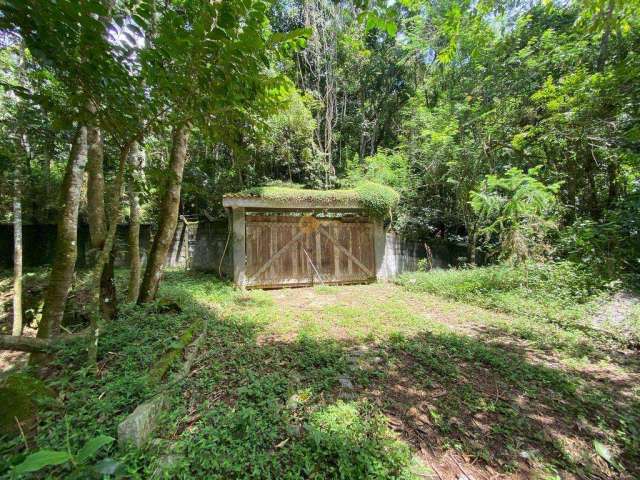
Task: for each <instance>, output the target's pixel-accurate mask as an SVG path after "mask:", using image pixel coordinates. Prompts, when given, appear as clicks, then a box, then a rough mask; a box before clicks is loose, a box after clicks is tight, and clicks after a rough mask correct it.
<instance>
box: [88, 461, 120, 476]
mask: <svg viewBox="0 0 640 480" xmlns="http://www.w3.org/2000/svg"><path fill="white" fill-rule="evenodd" d="M122 467H123V464H122V462H119V461H117V460H114V459H113V458H105V459H104V460H101V461H99V462H98V463H96V464H95V466H94V467H93V470H94V471H95V472H96V473H97V474H99V475H115V474H116V473H118V472H119V471H120V470H122Z"/></svg>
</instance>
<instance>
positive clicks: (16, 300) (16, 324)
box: [11, 160, 22, 336]
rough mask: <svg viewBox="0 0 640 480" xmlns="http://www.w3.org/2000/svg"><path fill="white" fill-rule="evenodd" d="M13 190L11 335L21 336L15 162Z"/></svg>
mask: <svg viewBox="0 0 640 480" xmlns="http://www.w3.org/2000/svg"><path fill="white" fill-rule="evenodd" d="M15 176H16V177H15V179H14V190H13V328H12V330H11V334H12V335H14V336H19V335H22V198H21V197H22V192H21V188H20V164H19V163H18V161H17V160H16V169H15Z"/></svg>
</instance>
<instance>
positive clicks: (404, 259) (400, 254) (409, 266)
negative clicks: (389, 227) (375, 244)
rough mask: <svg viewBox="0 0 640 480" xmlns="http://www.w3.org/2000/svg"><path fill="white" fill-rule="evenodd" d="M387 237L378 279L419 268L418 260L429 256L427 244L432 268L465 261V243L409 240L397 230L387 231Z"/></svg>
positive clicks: (389, 278)
mask: <svg viewBox="0 0 640 480" xmlns="http://www.w3.org/2000/svg"><path fill="white" fill-rule="evenodd" d="M385 237H386V238H385V245H384V255H383V258H382V265H381V266H380V267H379V269H378V279H381V280H391V279H393V278H394V277H396V276H398V275H400V274H402V273H404V272H415V271H416V270H418V262H419V261H420V260H421V259H427V258H428V257H429V255H428V253H427V248H426V247H425V245H427V246H428V247H429V249H430V250H431V267H432V268H450V267H454V266H458V265H460V264H461V263H463V261H464V258H463V257H464V255H466V248H465V247H464V246H463V245H456V244H452V243H445V242H434V241H432V240H426V241H423V242H419V241H415V240H408V239H405V238H403V237H401V236H400V235H397V234H396V233H395V232H387V233H386V236H385Z"/></svg>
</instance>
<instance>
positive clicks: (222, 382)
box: [2, 266, 640, 479]
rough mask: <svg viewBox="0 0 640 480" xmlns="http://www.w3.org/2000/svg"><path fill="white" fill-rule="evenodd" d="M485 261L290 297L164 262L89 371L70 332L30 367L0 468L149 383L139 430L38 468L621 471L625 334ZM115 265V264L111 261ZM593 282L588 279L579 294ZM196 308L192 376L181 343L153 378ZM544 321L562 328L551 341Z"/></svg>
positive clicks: (48, 445)
mask: <svg viewBox="0 0 640 480" xmlns="http://www.w3.org/2000/svg"><path fill="white" fill-rule="evenodd" d="M545 268H547V269H551V268H552V267H549V266H547V267H545ZM558 268H559V269H562V268H567V267H566V266H560V267H558ZM492 269H495V267H491V268H489V269H477V271H474V272H472V273H471V274H470V273H469V272H467V271H460V272H451V273H448V275H449V280H454V279H455V275H456V274H458V275H461V277H462V279H463V280H464V283H465V285H466V287H465V288H466V289H467V290H466V291H465V293H464V295H466V297H464V299H462V297H460V299H458V300H453V299H451V293H450V292H448V291H446V290H443V291H442V292H439V291H438V288H437V285H448V284H449V283H450V282H448V283H442V282H441V279H440V278H439V276H441V275H442V274H441V273H440V272H433V273H421V274H413V275H410V276H406V277H403V278H402V280H401V283H402V285H393V284H374V285H361V286H350V287H322V286H320V287H315V288H305V289H299V290H295V293H296V295H291V293H290V292H291V291H287V290H282V291H271V292H269V291H249V292H241V291H237V290H235V289H234V288H233V287H232V286H231V285H229V284H226V283H223V282H220V281H218V280H216V279H215V278H214V277H212V276H211V275H205V274H188V273H185V272H169V273H168V274H167V278H166V279H165V282H164V283H163V285H164V286H163V287H162V290H161V296H160V298H161V300H160V301H158V302H156V303H153V304H149V305H146V306H134V305H131V304H129V305H125V306H123V307H122V312H121V315H120V316H119V318H118V319H117V320H116V321H115V322H114V323H113V324H111V325H109V327H108V328H110V329H111V328H113V329H114V331H113V332H111V331H110V332H109V335H105V339H104V342H102V343H101V345H100V348H99V355H98V375H97V377H93V376H92V375H87V372H86V370H83V368H84V367H83V366H84V360H85V358H86V352H85V350H84V345H83V344H79V345H78V344H70V345H68V346H67V347H65V349H63V350H62V351H60V352H59V353H60V355H59V356H58V357H57V360H55V363H54V364H53V365H52V366H51V372H52V374H51V375H50V377H49V379H48V380H47V381H46V386H47V388H50V389H51V390H52V391H53V392H55V394H54V396H53V399H52V400H51V401H50V402H49V405H48V408H43V409H42V410H41V413H40V414H39V416H38V420H37V422H36V423H35V424H32V425H31V426H25V429H26V432H25V437H22V436H21V435H20V434H19V433H16V434H14V436H11V437H4V440H3V447H2V449H3V450H2V452H3V453H2V458H3V465H2V469H3V470H4V471H5V475H7V476H9V477H10V476H11V475H12V473H11V472H12V468H15V466H16V465H18V464H20V463H21V462H23V461H24V459H25V456H26V454H27V453H28V452H27V450H26V446H27V445H29V448H30V450H29V452H34V451H37V450H38V449H50V450H61V451H63V452H65V451H69V452H72V453H74V454H75V452H78V451H79V450H80V449H81V448H82V447H83V446H84V444H85V443H86V442H87V441H89V440H91V439H92V438H96V437H99V436H100V435H103V436H108V437H112V438H115V437H117V433H116V426H117V423H118V422H119V421H120V420H122V419H123V418H124V417H126V415H128V414H129V413H131V411H132V410H133V408H135V406H136V405H137V404H139V403H140V402H141V401H143V400H145V399H148V398H150V397H151V396H152V395H153V394H155V393H157V392H159V391H164V392H166V393H167V394H168V398H169V401H170V408H168V410H167V412H166V413H165V414H164V415H163V417H162V422H161V428H160V429H159V431H158V432H157V433H156V435H157V437H158V438H157V439H156V440H155V441H154V442H152V443H151V444H150V445H149V446H148V447H146V448H145V449H142V450H138V449H135V448H131V447H128V448H122V447H118V446H117V445H116V444H115V443H113V444H108V445H105V446H104V447H102V448H101V449H100V450H98V452H97V453H96V455H95V457H93V458H92V459H91V461H88V462H87V463H84V464H73V463H66V464H62V465H58V466H52V467H47V468H46V469H45V470H43V472H44V473H46V474H47V475H49V476H53V477H66V478H73V477H77V478H86V476H87V475H96V472H97V471H102V472H105V471H111V472H116V471H117V472H119V474H121V475H126V476H129V477H132V478H147V477H149V476H150V475H152V474H154V472H156V473H157V470H158V468H159V465H163V466H164V467H163V468H164V469H165V470H163V471H165V472H166V475H168V476H169V477H172V478H193V477H199V476H207V477H208V478H230V477H233V478H300V477H301V476H302V477H306V478H425V477H426V478H438V475H443V478H456V475H460V474H461V471H466V472H467V473H468V474H471V475H474V476H476V478H489V477H490V476H491V475H494V474H497V473H501V474H504V475H507V476H509V475H513V476H517V475H520V476H525V477H528V478H549V479H550V478H556V476H558V475H560V476H565V477H566V476H567V475H575V476H576V477H579V478H595V477H598V476H600V477H602V478H604V477H609V478H610V477H615V476H617V477H619V478H633V476H634V475H635V474H637V473H638V472H637V470H636V468H637V462H636V461H635V460H636V459H637V456H638V448H639V445H638V443H637V438H638V437H637V432H638V425H639V423H638V422H639V414H640V410H639V406H640V404H639V395H640V392H638V388H637V379H638V372H639V368H638V362H637V356H636V355H635V353H633V350H630V347H629V346H628V345H626V346H625V345H623V344H622V343H615V342H611V341H606V340H599V339H598V337H597V336H595V335H592V334H591V333H590V332H589V331H587V330H585V329H583V330H580V329H576V328H575V325H576V322H578V323H579V322H580V321H581V322H584V323H585V324H586V318H587V316H588V315H589V312H590V310H589V309H587V310H584V311H583V312H582V314H583V315H584V316H583V317H579V318H578V317H577V315H578V314H577V313H573V314H572V316H571V317H570V319H569V321H566V322H565V320H566V319H565V318H562V317H552V318H546V319H545V317H542V316H535V315H529V314H527V312H526V310H524V307H523V306H522V305H525V306H526V305H529V306H532V305H534V304H535V302H533V301H530V303H529V304H527V300H531V299H530V298H528V297H530V296H531V292H530V291H524V290H521V288H522V287H521V286H520V285H519V283H518V281H517V280H514V278H516V279H520V280H521V279H522V277H521V275H522V272H521V271H516V272H508V271H507V270H505V271H503V272H501V273H500V275H501V277H500V278H502V276H504V277H506V278H507V279H511V280H510V281H511V283H510V284H509V285H507V284H506V282H507V280H505V279H503V280H501V281H500V282H495V281H494V283H493V284H490V283H487V279H489V278H491V276H492V275H494V274H495V272H492ZM472 274H475V275H477V276H478V277H479V278H480V279H482V280H483V281H476V283H475V284H474V285H475V287H473V288H478V286H484V288H485V290H484V293H486V292H487V291H489V290H491V289H494V290H495V289H496V288H497V287H496V284H497V285H500V289H501V291H502V293H503V294H504V295H507V293H509V295H510V297H509V298H514V297H520V304H519V306H518V309H517V310H516V309H514V310H512V311H509V312H507V311H506V310H507V309H505V308H501V307H500V304H497V303H496V305H498V307H491V308H488V309H487V308H483V307H480V306H477V304H478V302H477V301H474V298H473V296H472V295H473V294H474V292H473V288H472V287H469V283H470V282H471V281H472V278H471V277H470V275H472ZM429 275H433V279H432V280H429ZM536 275H538V277H537V280H535V278H536ZM116 276H117V278H120V279H121V280H120V281H122V282H126V272H117V275H116ZM412 278H414V279H415V280H416V282H415V283H413V282H411V279H412ZM530 278H531V279H533V280H532V283H531V284H529V288H531V289H534V290H538V291H542V292H547V293H546V294H547V295H551V293H549V292H551V291H553V290H552V288H551V285H550V284H548V283H545V279H546V280H549V281H551V282H553V280H554V278H555V277H554V276H553V273H551V272H549V271H547V272H546V273H545V274H543V273H540V272H538V274H535V273H534V274H532V275H531V277H530ZM476 280H477V279H476ZM425 284H429V285H431V286H430V287H429V288H430V290H428V293H425V291H426V289H423V285H425ZM418 285H420V287H418ZM434 285H435V286H434ZM533 285H537V287H535V288H534V287H533ZM574 286H575V285H574ZM418 288H419V289H420V290H421V291H416V290H417V289H418ZM567 288H573V286H571V287H567ZM601 292H602V291H601V290H600V289H599V288H597V289H594V290H593V292H592V293H590V294H585V295H584V304H585V305H587V304H589V303H590V302H591V301H594V302H595V301H596V299H598V300H601V298H600V297H601V295H603V294H602V293H601ZM475 294H476V295H480V293H479V292H475ZM539 294H540V292H538V293H537V295H539ZM534 295H536V293H534ZM558 296H560V297H561V296H562V294H559V295H558ZM539 300H540V298H538V301H539ZM474 303H475V304H476V305H474ZM496 308H499V309H500V310H502V311H501V312H500V311H498V310H496ZM204 319H206V323H207V327H206V337H205V339H204V343H203V344H202V345H201V346H200V348H199V349H198V351H197V354H196V356H195V360H194V361H193V363H192V365H191V366H190V370H189V374H188V375H187V376H186V377H185V378H182V379H181V380H179V381H173V380H172V379H175V378H177V377H176V374H177V373H178V372H179V371H180V369H181V365H182V362H181V361H180V359H178V360H177V361H176V362H175V363H173V364H171V365H170V368H169V371H168V372H167V373H166V374H165V375H164V376H163V378H162V380H161V381H159V382H158V381H157V379H154V375H153V374H152V372H153V371H154V370H155V367H156V366H157V365H158V363H161V362H162V361H163V359H164V358H165V356H166V353H167V352H170V351H172V349H173V348H175V346H176V345H175V343H176V342H179V341H180V338H181V337H182V336H183V334H184V332H185V331H186V330H188V329H189V328H192V327H193V326H194V325H196V326H197V331H196V332H194V333H195V335H198V334H199V333H201V332H202V329H203V328H204V327H203V324H202V321H203V320H204ZM549 322H551V324H552V325H554V328H555V329H556V330H555V332H556V334H555V335H556V337H557V338H565V337H566V341H565V342H564V343H563V342H559V341H557V339H551V340H550V339H548V336H549V330H548V327H547V326H548V324H549ZM563 322H564V323H563ZM513 323H515V324H517V325H522V326H524V325H528V329H529V330H528V331H529V332H531V335H529V336H527V335H523V334H522V331H521V330H520V329H519V328H520V327H515V328H514V327H513ZM116 332H117V333H116ZM543 339H546V340H543ZM577 345H581V346H582V349H581V350H577V349H576V348H577V347H576V346H577ZM587 347H590V348H587ZM168 454H169V459H168V458H167V455H168ZM607 459H608V460H607ZM107 467H108V468H110V469H111V470H105V469H106V468H107ZM101 469H102V470H101ZM461 469H462V470H461ZM436 471H437V472H438V473H436Z"/></svg>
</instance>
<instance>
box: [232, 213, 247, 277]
mask: <svg viewBox="0 0 640 480" xmlns="http://www.w3.org/2000/svg"><path fill="white" fill-rule="evenodd" d="M231 215H232V222H233V282H234V283H235V284H236V285H237V286H238V287H240V288H244V286H245V283H246V280H247V279H246V275H245V271H246V264H247V261H246V260H247V254H246V250H245V243H246V240H245V236H246V229H245V210H244V208H242V207H234V208H233V209H232V213H231Z"/></svg>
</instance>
